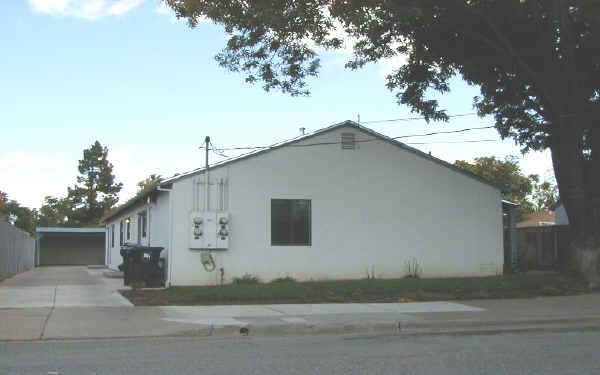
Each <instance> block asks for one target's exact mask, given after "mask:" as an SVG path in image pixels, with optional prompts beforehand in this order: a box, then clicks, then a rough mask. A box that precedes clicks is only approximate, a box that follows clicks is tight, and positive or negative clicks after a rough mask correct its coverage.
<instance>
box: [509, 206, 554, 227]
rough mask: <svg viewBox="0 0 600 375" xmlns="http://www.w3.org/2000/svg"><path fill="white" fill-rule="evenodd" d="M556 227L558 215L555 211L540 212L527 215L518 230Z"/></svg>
mask: <svg viewBox="0 0 600 375" xmlns="http://www.w3.org/2000/svg"><path fill="white" fill-rule="evenodd" d="M547 225H556V214H555V213H554V211H549V210H540V211H536V212H533V213H531V214H527V215H525V218H524V220H521V221H519V222H518V223H517V228H527V227H541V226H547Z"/></svg>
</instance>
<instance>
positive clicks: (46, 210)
mask: <svg viewBox="0 0 600 375" xmlns="http://www.w3.org/2000/svg"><path fill="white" fill-rule="evenodd" d="M72 216H73V202H72V201H71V200H70V199H69V198H56V197H52V196H46V197H44V203H43V204H42V206H41V207H40V215H39V219H38V226H40V227H61V226H71V225H72V224H71V222H70V221H69V218H70V217H72Z"/></svg>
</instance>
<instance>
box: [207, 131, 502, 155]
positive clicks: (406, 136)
mask: <svg viewBox="0 0 600 375" xmlns="http://www.w3.org/2000/svg"><path fill="white" fill-rule="evenodd" d="M493 127H494V126H493V125H491V126H481V127H477V128H465V129H458V130H449V131H441V132H432V133H425V134H410V135H401V136H398V137H389V139H403V138H412V137H428V136H431V135H437V134H453V133H463V132H466V131H471V130H480V129H491V128H493ZM378 139H379V138H369V139H357V140H355V141H354V142H357V143H358V142H361V143H363V142H372V141H376V140H378ZM483 141H485V142H489V141H490V140H483ZM341 143H342V142H338V141H335V142H316V143H306V144H288V145H285V147H312V146H324V145H339V144H341ZM413 144H416V143H413ZM273 147H277V145H271V146H245V147H226V148H219V149H214V151H218V152H215V153H217V154H218V153H219V152H220V153H223V152H224V151H233V150H261V149H268V148H273Z"/></svg>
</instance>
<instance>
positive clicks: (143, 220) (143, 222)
mask: <svg viewBox="0 0 600 375" xmlns="http://www.w3.org/2000/svg"><path fill="white" fill-rule="evenodd" d="M139 218H140V222H139V225H140V226H141V227H142V238H146V237H147V236H148V211H146V210H144V211H142V212H140V214H139Z"/></svg>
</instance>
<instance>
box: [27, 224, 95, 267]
mask: <svg viewBox="0 0 600 375" xmlns="http://www.w3.org/2000/svg"><path fill="white" fill-rule="evenodd" d="M35 231H36V233H37V240H36V258H35V259H36V265H38V266H57V265H88V264H104V253H105V252H104V247H105V246H104V244H105V230H104V228H58V227H38V228H36V230H35Z"/></svg>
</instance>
